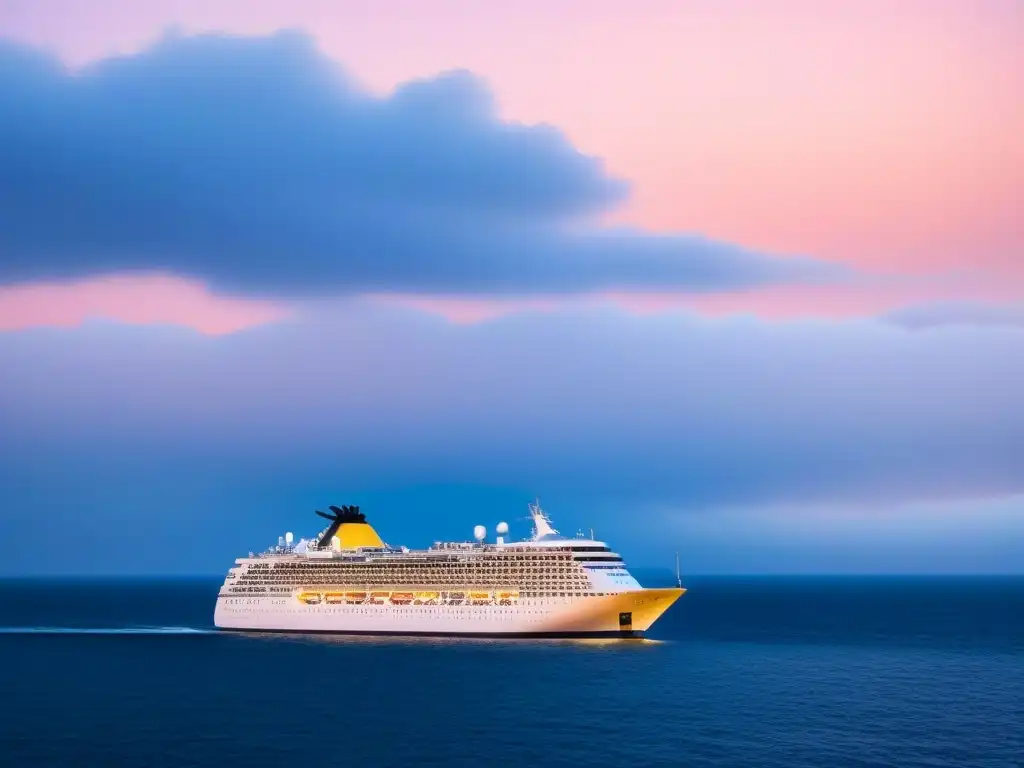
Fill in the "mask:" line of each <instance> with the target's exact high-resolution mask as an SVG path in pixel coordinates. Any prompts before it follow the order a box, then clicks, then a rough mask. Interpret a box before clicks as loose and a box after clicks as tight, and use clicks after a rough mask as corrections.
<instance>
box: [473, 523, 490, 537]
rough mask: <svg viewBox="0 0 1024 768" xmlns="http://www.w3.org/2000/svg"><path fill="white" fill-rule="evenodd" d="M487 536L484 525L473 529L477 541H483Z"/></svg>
mask: <svg viewBox="0 0 1024 768" xmlns="http://www.w3.org/2000/svg"><path fill="white" fill-rule="evenodd" d="M486 536H487V529H486V528H484V527H483V526H482V525H478V526H477V527H476V528H474V529H473V538H475V539H476V540H477V541H483V540H484V538H486Z"/></svg>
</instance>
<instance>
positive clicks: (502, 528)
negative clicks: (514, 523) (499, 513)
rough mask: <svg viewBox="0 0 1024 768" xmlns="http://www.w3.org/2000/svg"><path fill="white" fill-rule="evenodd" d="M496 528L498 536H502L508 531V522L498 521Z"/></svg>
mask: <svg viewBox="0 0 1024 768" xmlns="http://www.w3.org/2000/svg"><path fill="white" fill-rule="evenodd" d="M497 530H498V535H499V536H504V535H505V534H506V533H508V523H498V528H497Z"/></svg>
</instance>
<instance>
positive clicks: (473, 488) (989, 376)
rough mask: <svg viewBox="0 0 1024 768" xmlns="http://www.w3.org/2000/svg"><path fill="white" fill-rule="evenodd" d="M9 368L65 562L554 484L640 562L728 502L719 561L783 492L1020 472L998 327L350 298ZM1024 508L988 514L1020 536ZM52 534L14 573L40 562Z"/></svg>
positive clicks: (1, 398)
mask: <svg viewBox="0 0 1024 768" xmlns="http://www.w3.org/2000/svg"><path fill="white" fill-rule="evenodd" d="M0 370H3V371H4V376H2V377H0V456H3V457H4V458H3V461H2V462H0V492H2V502H3V510H4V515H5V520H4V523H5V525H6V526H7V529H8V530H9V532H10V534H9V535H10V536H11V537H12V540H32V541H35V540H48V539H50V538H52V537H54V536H63V537H65V539H66V540H69V541H74V542H76V544H77V545H78V546H76V547H74V548H73V550H74V552H69V553H68V558H66V559H65V558H62V564H61V567H66V568H72V567H75V568H78V569H83V568H97V567H100V564H97V563H96V562H93V561H94V559H95V555H91V554H89V553H90V552H94V551H96V549H97V548H98V547H100V546H101V545H102V548H103V551H104V552H107V553H113V554H110V556H109V558H106V556H105V562H104V563H103V564H102V566H103V567H109V568H112V569H114V570H117V569H119V568H128V567H129V566H128V565H125V563H129V562H130V563H131V567H132V568H134V569H137V570H152V569H163V570H193V571H195V570H204V571H206V572H214V571H219V570H221V569H222V567H223V564H224V562H228V561H230V558H231V557H234V556H235V555H237V554H238V550H241V551H245V550H246V549H248V548H253V547H258V546H262V545H264V544H265V543H266V542H268V541H273V540H276V537H277V536H278V535H280V533H281V532H282V530H284V529H285V528H284V526H287V527H288V528H291V529H293V530H296V531H298V532H306V533H309V532H311V531H310V530H309V529H310V528H312V527H314V525H315V522H316V520H314V519H311V514H310V513H311V510H312V509H313V508H314V507H315V506H317V505H321V506H322V505H323V504H325V503H338V502H339V500H340V501H341V502H346V503H347V502H350V501H351V503H361V504H364V505H365V506H366V508H367V509H369V510H372V514H373V517H374V519H375V521H377V522H378V523H379V524H380V526H381V528H382V530H383V531H385V533H386V535H387V536H388V538H389V539H390V540H392V541H393V542H395V543H407V544H417V545H418V544H426V543H428V542H429V541H432V540H434V538H435V537H461V536H465V535H468V534H467V532H468V531H471V530H472V526H473V525H474V524H476V523H480V522H485V523H487V524H489V525H490V524H493V523H494V522H495V521H496V520H498V519H502V518H507V519H509V522H511V523H513V524H514V525H515V526H517V528H518V529H519V530H522V525H521V524H520V523H518V522H517V519H516V516H517V515H518V514H521V513H522V511H523V504H524V503H525V502H526V501H527V500H529V499H532V498H533V496H534V494H539V495H540V496H541V498H542V499H543V500H544V501H545V504H546V505H547V506H548V507H550V509H551V511H552V513H553V514H555V515H556V521H557V522H558V523H559V524H560V525H562V526H563V527H564V528H565V529H566V530H568V531H570V532H571V531H574V530H575V529H576V527H578V526H591V525H592V526H595V527H596V528H597V529H598V532H599V533H603V535H606V536H608V537H611V538H613V539H614V541H615V542H616V546H617V547H620V548H622V549H623V550H625V551H626V552H627V554H628V556H629V557H631V558H632V559H633V560H634V562H639V563H645V562H646V563H650V562H670V561H671V548H670V542H671V541H672V540H671V539H669V538H667V534H666V532H665V524H666V519H667V518H666V512H665V511H666V510H671V514H672V516H678V515H696V516H709V517H708V521H707V525H705V526H704V528H703V529H702V530H706V531H707V533H706V534H702V536H703V538H700V539H698V540H697V541H701V542H704V544H705V546H706V547H707V548H708V549H707V551H706V552H705V553H704V555H703V560H702V561H701V562H703V563H705V565H704V566H702V567H705V568H710V567H711V565H710V564H709V561H710V560H713V559H715V560H720V561H722V562H723V563H725V562H733V563H735V562H736V561H737V558H740V557H741V550H742V551H748V552H749V551H750V549H751V548H752V547H755V548H756V546H757V543H756V542H755V541H753V537H752V536H751V535H738V539H739V540H740V541H738V542H737V544H736V546H735V547H732V548H730V547H731V545H730V544H729V537H728V536H727V535H726V533H727V531H728V530H729V521H728V519H727V516H726V517H725V518H723V519H722V520H721V521H719V522H715V519H716V516H718V515H722V514H725V512H727V511H728V510H736V509H741V510H751V509H764V510H766V512H765V514H764V515H763V516H761V517H760V518H758V519H759V520H760V521H761V523H760V525H761V528H760V529H758V530H763V529H764V527H766V526H768V525H769V521H770V519H771V517H772V515H774V514H776V513H775V512H774V511H773V510H782V511H781V512H778V514H779V515H780V516H783V517H786V516H788V517H792V514H791V513H790V512H788V511H787V510H797V511H799V510H808V509H809V510H813V511H814V514H818V515H820V516H821V519H822V520H825V521H827V519H828V517H829V515H832V514H844V513H843V510H844V509H862V510H875V511H876V512H877V514H878V515H880V516H886V515H888V514H889V513H890V511H891V510H893V509H895V508H896V507H900V506H901V505H907V504H916V503H918V502H927V501H929V500H935V501H936V502H940V501H945V502H948V503H949V504H960V505H961V506H960V507H959V508H960V509H963V510H965V514H968V515H969V514H972V509H973V508H972V506H971V502H970V501H969V500H970V499H972V498H973V499H977V498H986V497H987V498H996V497H1010V496H1012V495H1014V494H1017V495H1020V494H1022V493H1024V485H1022V482H1024V340H1022V338H1021V336H1020V335H1019V334H1012V333H993V332H992V331H991V330H988V329H975V328H968V327H965V328H938V329H931V330H922V331H920V332H917V333H906V332H904V331H903V330H902V329H900V328H895V327H893V326H891V325H889V324H887V323H883V322H877V321H866V320H860V321H842V322H774V323H762V322H759V321H757V320H753V319H730V320H713V321H712V320H706V319H700V318H698V317H695V316H692V315H687V314H682V313H675V314H669V313H666V314H660V315H653V316H637V315H633V314H629V313H626V312H621V311H612V310H609V309H600V308H596V307H589V308H584V309H574V310H567V309H553V310H550V311H548V312H544V313H528V312H527V313H520V314H517V315H513V316H507V317H503V318H499V319H496V320H491V321H486V322H480V323H477V324H473V325H453V324H451V323H448V322H446V321H444V320H443V319H441V318H438V317H436V316H433V315H429V314H423V313H421V312H417V311H415V310H413V309H410V308H402V307H399V306H396V305H382V304H380V303H378V302H374V301H370V300H366V299H360V300H355V299H353V300H346V301H341V302H332V303H331V306H330V307H328V308H325V309H323V310H317V311H316V312H315V313H312V314H296V315H293V316H291V317H289V318H288V319H286V320H284V321H281V322H278V323H275V324H271V325H265V326H261V327H258V328H251V329H248V330H243V331H240V332H238V333H235V334H231V335H226V336H204V335H202V334H199V333H195V332H190V331H188V330H185V329H181V328H170V327H154V326H150V327H133V326H124V325H118V324H113V323H89V324H87V325H85V326H84V327H82V328H80V329H74V330H67V329H32V330H26V331H18V332H9V333H5V334H0ZM723 510H724V511H725V512H723ZM937 514H941V512H940V513H937ZM1015 520H1016V522H1014V520H1008V521H1007V520H1004V522H999V521H998V520H993V521H991V524H989V523H986V527H987V530H991V531H995V533H993V536H995V535H996V534H997V533H998V531H996V529H997V528H998V529H999V530H1001V531H1002V532H1003V534H1002V535H1003V536H1004V537H1005V538H1011V537H1013V536H1019V535H1020V533H1021V530H1022V529H1021V526H1022V525H1024V521H1021V520H1020V518H1019V517H1017V518H1015ZM797 522H798V521H796V519H795V518H794V519H793V520H790V522H789V523H787V522H786V521H785V520H780V522H779V525H778V527H777V530H776V533H777V536H776V538H775V540H774V542H773V543H771V546H768V543H767V542H766V543H765V545H764V548H762V550H761V552H762V555H763V557H761V559H758V560H756V562H757V563H758V566H757V567H759V568H765V569H786V568H800V567H804V566H806V567H808V568H810V567H816V566H814V563H817V562H819V560H820V558H819V559H817V560H816V559H815V555H814V551H815V547H816V544H815V540H814V537H813V536H805V537H803V538H802V539H800V541H796V539H795V538H794V537H793V536H791V535H790V533H789V532H791V531H792V530H793V526H794V525H796V523H797ZM1004 523H1005V524H1004ZM851 525H852V524H851ZM922 525H923V524H922ZM1000 526H1002V528H1000ZM1014 526H1016V527H1014ZM691 527H695V528H700V527H701V526H700V525H697V524H695V525H694V526H691ZM819 527H827V524H826V523H822V525H821V526H819ZM143 530H144V531H145V532H146V533H145V534H142V533H140V531H143ZM860 530H861V531H862V536H861V538H860V539H859V541H860V544H859V545H858V546H859V547H860V548H859V550H858V551H860V552H861V553H862V559H861V561H860V567H862V568H865V569H869V568H872V567H875V566H873V565H872V563H875V561H874V560H872V557H873V553H875V552H876V551H878V548H879V547H881V546H882V544H881V543H878V544H877V546H869V544H868V541H869V540H870V532H871V531H875V532H876V533H877V536H878V537H879V538H880V539H881V538H884V539H886V540H887V541H888V540H889V539H891V538H892V536H891V535H890V534H889V533H886V531H891V530H892V525H891V524H887V525H879V526H873V525H872V524H871V523H870V521H867V520H865V522H864V523H863V525H861V527H860ZM142 535H145V536H158V537H159V539H160V541H161V542H162V545H161V546H160V547H158V548H157V549H159V552H157V553H154V552H151V551H150V548H149V547H140V546H139V543H140V541H141V540H140V539H139V537H140V536H142ZM943 540H944V541H946V542H947V543H949V545H950V546H954V545H955V543H956V541H957V540H967V539H964V537H962V536H960V535H959V534H958V533H957V532H956V531H954V532H951V533H950V534H949V535H948V536H945V538H944V539H943ZM676 541H678V539H676ZM687 541H690V540H689V539H687ZM662 542H669V543H662ZM828 542H829V547H832V548H833V549H834V548H835V547H837V546H839V544H838V543H837V542H836V538H835V537H832V538H830V539H828ZM950 542H952V543H950ZM94 544H95V547H94V546H93V545H94ZM897 544H898V542H897V543H892V542H889V543H887V544H885V548H886V551H887V552H888V553H889V554H888V555H887V557H888V559H887V560H885V562H886V563H892V562H894V561H895V560H896V559H897V555H898V551H899V546H897ZM659 546H660V547H662V549H663V550H664V551H663V552H661V554H660V555H659V556H658V557H657V558H655V557H653V555H650V553H652V552H654V551H655V550H657V548H658V547H659ZM687 546H689V547H691V548H693V547H698V548H699V546H700V545H699V544H694V543H693V542H692V541H691V542H690V543H689V544H687ZM943 546H945V545H943ZM676 548H679V547H678V544H677V545H676ZM15 549H16V550H18V549H19V548H15ZM19 551H20V550H19ZM31 551H32V550H31V548H28V549H26V550H25V554H24V556H22V555H21V554H19V552H15V553H14V554H13V560H12V559H11V558H8V561H6V562H5V564H4V565H3V566H0V567H2V568H7V569H8V570H10V569H13V570H14V571H17V570H18V568H38V567H40V566H39V560H38V558H34V559H33V558H32V557H30V556H29V555H30V554H31ZM914 551H915V552H916V553H917V554H916V555H915V557H918V558H919V559H918V561H917V562H920V561H921V558H924V557H925V553H923V550H922V548H921V547H916V548H915V549H914ZM934 551H936V552H938V554H937V555H936V557H937V559H936V561H935V563H934V565H933V568H932V569H933V570H941V569H942V567H943V562H945V561H944V560H943V559H942V556H941V551H942V549H941V548H939V549H938V550H934ZM771 552H781V553H782V554H781V555H778V556H777V557H776V556H773V555H771ZM709 553H713V555H712V554H709ZM737 553H740V554H737ZM730 557H732V558H733V559H732V560H731V561H730V559H729V558H730ZM19 558H20V559H19ZM801 558H803V559H801ZM850 558H852V555H850V557H848V558H847V560H846V561H844V562H847V563H849V564H850V566H851V567H853V565H854V564H853V563H852V560H851V559H850ZM752 562H755V561H752ZM1000 562H1008V563H1012V562H1014V561H1012V560H1005V559H1004V560H1001V561H1000ZM801 563H803V565H801ZM878 567H881V566H878ZM885 567H890V566H888V565H887V566H885ZM964 567H966V566H964ZM993 567H996V566H995V565H994V564H993ZM1001 567H1003V566H1001ZM1005 567H1007V568H1009V567H1011V566H1005ZM1014 567H1016V566H1014Z"/></svg>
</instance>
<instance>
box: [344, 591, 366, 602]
mask: <svg viewBox="0 0 1024 768" xmlns="http://www.w3.org/2000/svg"><path fill="white" fill-rule="evenodd" d="M345 602H346V603H365V602H366V593H365V592H346V593H345Z"/></svg>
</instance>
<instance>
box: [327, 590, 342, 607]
mask: <svg viewBox="0 0 1024 768" xmlns="http://www.w3.org/2000/svg"><path fill="white" fill-rule="evenodd" d="M324 602H325V603H328V604H329V605H338V604H339V603H343V602H345V596H344V595H343V594H341V592H328V593H327V594H326V595H324Z"/></svg>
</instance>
